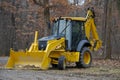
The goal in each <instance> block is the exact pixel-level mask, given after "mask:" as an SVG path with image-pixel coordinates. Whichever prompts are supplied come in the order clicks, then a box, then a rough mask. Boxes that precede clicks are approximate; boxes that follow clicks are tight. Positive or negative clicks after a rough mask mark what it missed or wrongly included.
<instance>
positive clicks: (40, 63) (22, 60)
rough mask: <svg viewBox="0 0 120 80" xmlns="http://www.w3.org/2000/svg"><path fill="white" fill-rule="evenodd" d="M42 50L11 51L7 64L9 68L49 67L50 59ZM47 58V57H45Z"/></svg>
mask: <svg viewBox="0 0 120 80" xmlns="http://www.w3.org/2000/svg"><path fill="white" fill-rule="evenodd" d="M44 54H45V53H44V51H41V52H39V51H38V52H27V51H26V52H22V51H19V52H15V51H13V50H11V51H10V57H9V59H8V62H7V64H6V68H7V69H14V68H15V69H48V67H49V63H50V59H49V58H45V57H44ZM44 58H45V59H44Z"/></svg>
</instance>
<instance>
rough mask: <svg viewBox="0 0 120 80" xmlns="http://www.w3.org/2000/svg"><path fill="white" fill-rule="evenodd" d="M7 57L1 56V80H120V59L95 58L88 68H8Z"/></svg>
mask: <svg viewBox="0 0 120 80" xmlns="http://www.w3.org/2000/svg"><path fill="white" fill-rule="evenodd" d="M7 59H8V58H7V57H0V80H120V60H93V63H92V66H91V67H90V68H87V69H83V68H80V69H78V68H75V67H74V66H69V67H67V69H66V70H57V69H53V68H50V69H49V70H45V71H44V70H6V69H4V66H5V63H6V61H7Z"/></svg>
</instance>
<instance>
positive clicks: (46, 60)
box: [41, 38, 65, 69]
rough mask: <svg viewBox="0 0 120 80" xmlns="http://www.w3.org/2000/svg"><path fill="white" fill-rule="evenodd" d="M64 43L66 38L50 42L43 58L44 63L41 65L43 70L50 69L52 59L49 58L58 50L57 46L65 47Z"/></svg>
mask: <svg viewBox="0 0 120 80" xmlns="http://www.w3.org/2000/svg"><path fill="white" fill-rule="evenodd" d="M64 42H65V38H60V39H55V40H52V41H48V43H47V47H46V50H45V51H44V52H45V55H44V56H43V61H42V63H41V69H48V68H49V65H50V62H51V58H50V57H49V56H50V53H51V52H52V51H54V50H55V49H56V48H57V46H59V45H62V46H63V44H64Z"/></svg>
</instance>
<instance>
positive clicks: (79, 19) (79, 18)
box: [61, 17, 86, 21]
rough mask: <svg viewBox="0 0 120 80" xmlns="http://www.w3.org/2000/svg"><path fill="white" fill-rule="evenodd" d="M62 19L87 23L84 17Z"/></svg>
mask: <svg viewBox="0 0 120 80" xmlns="http://www.w3.org/2000/svg"><path fill="white" fill-rule="evenodd" d="M61 18H62V19H70V20H75V21H86V18H84V17H61Z"/></svg>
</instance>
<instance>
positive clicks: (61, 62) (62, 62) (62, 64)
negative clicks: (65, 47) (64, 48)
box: [58, 56, 66, 70]
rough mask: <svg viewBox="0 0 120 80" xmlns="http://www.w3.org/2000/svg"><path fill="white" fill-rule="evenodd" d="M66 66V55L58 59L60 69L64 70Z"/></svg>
mask: <svg viewBox="0 0 120 80" xmlns="http://www.w3.org/2000/svg"><path fill="white" fill-rule="evenodd" d="M65 68H66V62H65V57H64V56H61V57H60V58H59V59H58V69H59V70H64V69H65Z"/></svg>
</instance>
